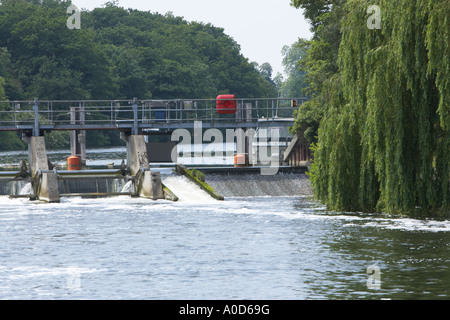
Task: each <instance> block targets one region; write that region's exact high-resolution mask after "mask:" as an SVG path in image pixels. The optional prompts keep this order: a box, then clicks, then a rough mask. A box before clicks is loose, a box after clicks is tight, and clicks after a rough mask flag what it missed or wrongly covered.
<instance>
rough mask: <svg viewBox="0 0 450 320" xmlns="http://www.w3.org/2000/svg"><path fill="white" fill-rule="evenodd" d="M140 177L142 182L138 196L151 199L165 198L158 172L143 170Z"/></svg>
mask: <svg viewBox="0 0 450 320" xmlns="http://www.w3.org/2000/svg"><path fill="white" fill-rule="evenodd" d="M141 179H142V184H141V188H140V190H139V191H138V192H139V197H141V198H150V199H153V200H158V199H165V196H164V192H163V188H162V182H161V174H160V173H159V172H151V171H145V172H144V175H143V176H142V178H141Z"/></svg>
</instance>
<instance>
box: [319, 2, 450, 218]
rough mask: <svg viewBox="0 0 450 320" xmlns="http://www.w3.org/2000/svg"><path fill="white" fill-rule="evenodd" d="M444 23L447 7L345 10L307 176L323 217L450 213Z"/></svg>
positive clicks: (448, 40) (448, 64) (390, 5)
mask: <svg viewBox="0 0 450 320" xmlns="http://www.w3.org/2000/svg"><path fill="white" fill-rule="evenodd" d="M372 5H377V6H378V8H380V10H381V26H380V28H369V27H368V23H367V22H368V19H371V17H370V16H371V14H372V12H371V11H370V10H369V11H368V8H369V7H371V6H372ZM449 20H450V1H448V0H402V1H391V0H378V1H375V0H369V1H366V0H363V1H361V0H350V1H348V2H347V4H346V14H345V16H344V18H343V20H342V29H341V31H342V40H341V44H340V49H339V68H340V72H339V74H338V75H337V76H336V79H335V80H336V81H335V84H334V85H333V88H332V92H331V94H328V96H329V98H327V99H325V100H324V101H325V103H326V107H327V111H326V115H325V117H324V118H323V120H322V122H321V124H320V128H319V133H318V135H319V137H318V141H319V142H318V144H317V146H316V147H315V163H314V165H313V167H312V170H311V174H312V183H313V187H314V190H315V194H316V196H317V197H318V198H319V199H320V200H322V201H323V202H325V203H326V204H327V205H328V206H329V207H330V209H333V210H352V211H357V210H361V211H384V212H389V213H400V214H411V213H413V212H415V211H416V209H417V208H420V209H423V210H425V211H426V212H442V213H450V183H449V181H450V21H449ZM325 91H326V90H325ZM321 95H322V96H324V95H325V96H326V95H327V94H326V93H324V92H323V93H322V94H321Z"/></svg>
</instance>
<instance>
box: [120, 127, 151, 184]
mask: <svg viewBox="0 0 450 320" xmlns="http://www.w3.org/2000/svg"><path fill="white" fill-rule="evenodd" d="M125 141H127V160H128V168H129V169H130V171H131V175H132V176H135V175H136V174H137V173H138V172H139V170H140V169H141V168H143V169H145V170H150V164H149V160H148V154H147V145H146V143H145V136H143V135H139V136H134V135H133V136H128V137H127V140H125Z"/></svg>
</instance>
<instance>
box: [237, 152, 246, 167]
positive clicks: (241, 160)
mask: <svg viewBox="0 0 450 320" xmlns="http://www.w3.org/2000/svg"><path fill="white" fill-rule="evenodd" d="M246 165H247V155H246V154H237V155H235V156H234V166H235V167H245V166H246Z"/></svg>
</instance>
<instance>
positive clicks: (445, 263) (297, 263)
mask: <svg viewBox="0 0 450 320" xmlns="http://www.w3.org/2000/svg"><path fill="white" fill-rule="evenodd" d="M116 151H117V152H116ZM122 153H123V150H112V151H111V150H107V151H105V150H97V151H95V152H91V153H90V154H88V156H89V157H90V158H91V159H93V160H92V161H93V162H95V161H98V162H97V164H99V163H100V164H105V163H110V162H111V161H112V162H118V161H119V163H120V161H121V159H122V157H123V154H122ZM20 156H21V154H3V155H2V156H0V162H2V163H7V164H11V163H16V162H17V161H16V160H15V158H14V157H17V158H20ZM64 156H65V153H64V152H62V153H58V152H56V153H51V155H50V158H52V157H53V159H56V160H58V159H63V158H64ZM2 157H3V158H2ZM5 157H9V158H8V159H6V158H5ZM155 170H156V169H155ZM288 178H289V179H290V178H292V177H288ZM302 179H304V177H303V178H302ZM163 180H164V183H166V184H167V185H169V187H170V188H171V189H172V191H174V192H175V193H176V194H177V195H178V196H179V197H180V201H178V202H169V201H151V200H145V199H136V198H129V197H125V196H124V197H115V198H108V199H81V198H63V199H62V201H61V203H59V204H45V203H39V202H30V201H28V200H26V199H9V198H8V197H0V237H1V246H0V299H155V300H160V299H213V300H216V299H275V300H277V299H285V300H303V299H449V298H450V269H449V267H450V221H449V220H431V219H411V218H401V217H394V216H387V215H370V214H355V213H353V214H350V213H344V212H341V213H333V212H328V211H327V210H325V209H324V208H323V207H321V206H319V205H318V204H316V203H314V202H313V201H312V200H311V199H310V198H309V196H308V195H307V193H308V192H306V191H305V190H299V192H298V194H292V193H293V192H292V191H289V193H290V194H289V195H277V196H261V195H259V196H252V195H248V193H245V194H244V191H245V190H242V194H239V186H233V185H231V186H230V185H229V182H227V183H223V184H221V183H220V181H219V182H217V177H216V178H215V179H212V180H211V181H212V182H211V183H212V184H213V185H214V184H215V185H216V186H217V188H218V189H219V188H224V189H223V190H222V191H223V192H225V193H228V194H227V196H226V200H225V201H216V200H213V199H212V198H210V197H209V196H207V195H206V194H204V193H203V192H202V191H201V190H199V189H197V188H196V186H194V185H192V184H191V183H190V182H189V181H187V180H185V179H183V178H181V177H174V176H173V175H171V174H170V171H169V172H167V171H164V173H163ZM256 180H257V179H256ZM247 183H248V182H247ZM255 183H258V182H255ZM259 183H261V182H259ZM277 183H278V182H277ZM302 186H304V187H305V188H307V183H305V181H302V183H301V184H300V185H299V188H303V187H302ZM249 188H251V186H249V185H246V186H245V189H249ZM232 191H233V192H232ZM371 270H376V271H375V273H374V274H372V271H371ZM368 271H370V273H368ZM378 280H379V281H378Z"/></svg>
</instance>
